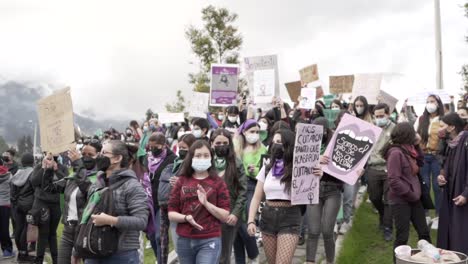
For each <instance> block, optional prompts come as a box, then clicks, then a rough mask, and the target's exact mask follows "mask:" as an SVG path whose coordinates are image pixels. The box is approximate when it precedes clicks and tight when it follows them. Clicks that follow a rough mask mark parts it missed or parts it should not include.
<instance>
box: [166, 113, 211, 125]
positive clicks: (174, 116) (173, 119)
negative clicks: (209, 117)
mask: <svg viewBox="0 0 468 264" xmlns="http://www.w3.org/2000/svg"><path fill="white" fill-rule="evenodd" d="M205 117H206V115H205ZM158 120H159V122H160V123H161V124H170V123H178V122H185V119H184V113H158Z"/></svg>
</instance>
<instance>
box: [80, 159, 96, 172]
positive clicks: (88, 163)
mask: <svg viewBox="0 0 468 264" xmlns="http://www.w3.org/2000/svg"><path fill="white" fill-rule="evenodd" d="M81 160H82V161H83V165H84V167H85V169H87V170H92V169H94V167H96V159H93V158H91V157H83V158H81Z"/></svg>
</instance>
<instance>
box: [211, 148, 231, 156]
mask: <svg viewBox="0 0 468 264" xmlns="http://www.w3.org/2000/svg"><path fill="white" fill-rule="evenodd" d="M214 151H215V154H216V156H218V157H220V158H226V157H227V156H228V155H229V145H221V146H215V147H214Z"/></svg>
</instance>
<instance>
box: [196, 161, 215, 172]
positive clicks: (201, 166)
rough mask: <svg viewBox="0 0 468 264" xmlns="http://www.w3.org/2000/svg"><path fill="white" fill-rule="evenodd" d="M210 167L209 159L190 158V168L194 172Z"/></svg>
mask: <svg viewBox="0 0 468 264" xmlns="http://www.w3.org/2000/svg"><path fill="white" fill-rule="evenodd" d="M210 167H211V159H192V168H193V169H194V170H195V172H204V171H207V170H208V169H209V168H210Z"/></svg>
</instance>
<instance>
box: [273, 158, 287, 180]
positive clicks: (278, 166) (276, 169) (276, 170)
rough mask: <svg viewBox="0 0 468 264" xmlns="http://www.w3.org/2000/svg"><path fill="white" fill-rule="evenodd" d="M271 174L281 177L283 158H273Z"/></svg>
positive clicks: (282, 173)
mask: <svg viewBox="0 0 468 264" xmlns="http://www.w3.org/2000/svg"><path fill="white" fill-rule="evenodd" d="M272 169H273V171H272V175H273V176H274V177H276V178H281V177H282V176H283V175H284V161H283V159H275V163H274V164H273V167H272Z"/></svg>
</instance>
